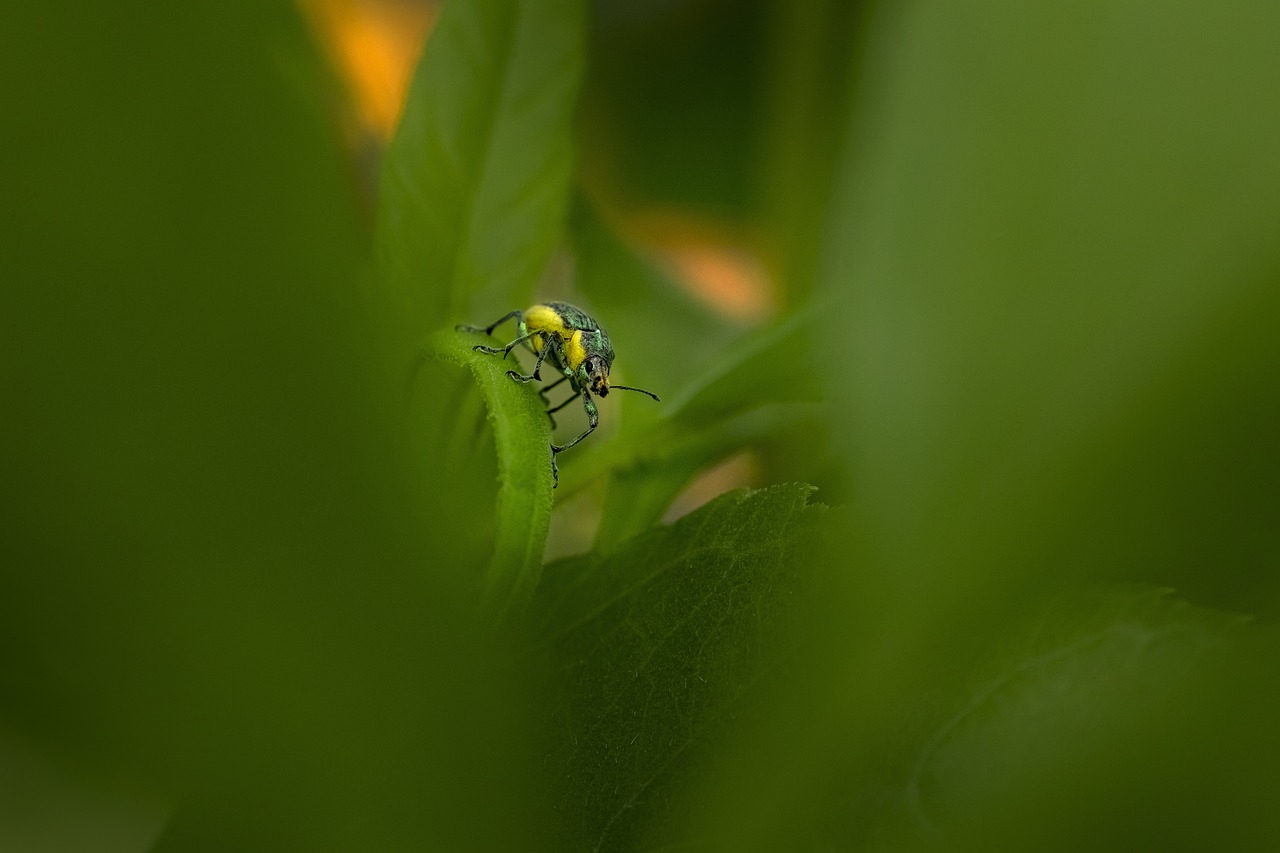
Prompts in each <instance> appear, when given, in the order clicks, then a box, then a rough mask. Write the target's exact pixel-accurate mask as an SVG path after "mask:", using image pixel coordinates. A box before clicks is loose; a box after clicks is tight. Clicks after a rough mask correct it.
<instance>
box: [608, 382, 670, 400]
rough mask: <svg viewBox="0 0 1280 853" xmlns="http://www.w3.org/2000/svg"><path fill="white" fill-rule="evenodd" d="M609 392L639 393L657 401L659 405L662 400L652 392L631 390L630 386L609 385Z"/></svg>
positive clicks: (639, 389) (641, 389)
mask: <svg viewBox="0 0 1280 853" xmlns="http://www.w3.org/2000/svg"><path fill="white" fill-rule="evenodd" d="M609 390H610V391H639V392H640V393H641V394H645V395H648V396H650V397H652V398H653V399H655V400H657V401H658V402H659V403H661V402H662V398H661V397H659V396H658V395H657V394H655V393H653V392H652V391H646V390H644V389H643V388H632V387H631V386H630V385H610V386H609Z"/></svg>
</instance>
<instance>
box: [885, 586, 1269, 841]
mask: <svg viewBox="0 0 1280 853" xmlns="http://www.w3.org/2000/svg"><path fill="white" fill-rule="evenodd" d="M1246 622H1247V620H1246V619H1244V618H1243V617H1240V616H1236V615H1232V614H1227V613H1223V612H1220V611H1213V610H1208V609H1205V608H1197V607H1193V606H1191V605H1189V604H1187V603H1186V602H1185V601H1182V600H1179V599H1177V598H1175V597H1173V596H1172V595H1171V594H1170V592H1169V591H1168V590H1160V589H1154V588H1133V589H1115V590H1110V591H1106V592H1103V593H1098V594H1091V595H1078V596H1072V597H1071V598H1070V599H1069V600H1066V601H1060V602H1058V603H1057V604H1056V605H1055V606H1053V607H1052V608H1049V609H1046V610H1043V611H1037V612H1036V613H1035V618H1034V619H1030V620H1028V623H1029V625H1030V628H1028V629H1025V630H1023V631H1022V632H1020V633H1021V634H1022V636H1021V637H1020V638H1018V641H1017V642H1016V643H1014V644H1010V645H1007V646H1006V648H1004V649H1003V650H1002V653H1001V654H1000V655H999V656H998V657H997V658H996V659H995V660H993V661H992V662H990V663H989V664H987V665H986V666H984V667H983V669H982V672H981V673H979V674H978V676H977V677H976V678H973V679H972V680H971V682H970V685H969V686H968V688H967V689H965V690H963V691H957V692H956V694H955V696H954V697H952V699H951V701H950V702H948V703H945V705H946V706H949V710H948V711H947V712H946V713H945V714H943V715H941V717H940V718H936V719H935V722H934V724H933V726H932V727H931V729H930V730H928V731H927V733H926V734H925V735H924V736H923V737H922V738H921V740H920V742H919V747H918V749H916V750H914V751H913V752H911V753H909V754H908V755H907V756H905V758H906V761H905V768H904V769H905V770H906V784H905V786H904V790H903V796H902V798H901V800H900V801H899V802H898V804H897V806H898V808H899V809H900V811H898V812H897V814H896V816H895V817H896V818H897V819H900V820H902V821H903V822H904V824H905V826H903V827H899V829H901V831H903V832H905V833H906V835H907V836H910V835H914V834H919V833H923V834H925V835H928V834H930V833H936V832H939V831H946V832H948V834H950V833H952V832H953V831H954V830H955V829H956V828H957V827H966V828H967V829H968V830H969V831H971V832H975V833H976V832H986V833H990V832H991V828H992V827H998V826H1002V825H1003V826H1008V825H1009V823H1010V820H1011V818H1014V817H1015V816H1017V815H1016V812H1017V810H1018V809H1019V808H1022V809H1027V810H1029V811H1032V812H1035V811H1039V810H1040V809H1042V808H1043V807H1044V804H1043V803H1037V802H1036V799H1037V798H1038V797H1041V796H1043V795H1044V793H1046V792H1045V791H1043V790H1037V788H1038V786H1041V785H1044V784H1045V779H1046V778H1049V779H1053V780H1054V791H1055V796H1060V797H1064V798H1067V797H1070V798H1078V799H1077V803H1076V805H1077V806H1078V807H1079V808H1081V809H1098V808H1099V807H1100V806H1101V805H1102V804H1103V803H1105V802H1106V801H1107V800H1108V799H1112V798H1115V799H1122V800H1133V799H1135V797H1134V792H1133V790H1132V789H1131V788H1130V787H1129V786H1130V785H1132V783H1133V770H1132V769H1131V767H1130V766H1127V765H1130V762H1129V761H1128V760H1126V756H1129V755H1131V754H1132V753H1134V752H1136V751H1138V750H1136V749H1135V744H1138V743H1141V741H1142V740H1143V739H1144V738H1150V737H1151V736H1152V734H1154V733H1156V732H1159V731H1161V729H1162V728H1163V727H1164V725H1165V724H1164V723H1163V722H1161V721H1159V720H1158V719H1157V718H1158V715H1159V712H1160V709H1161V708H1163V707H1166V706H1167V705H1168V703H1170V702H1175V701H1176V700H1175V697H1176V696H1177V695H1178V692H1179V691H1178V688H1179V687H1180V686H1186V685H1187V684H1188V683H1190V684H1192V685H1197V686H1198V685H1202V684H1203V679H1204V676H1205V674H1206V672H1207V671H1208V670H1207V669H1206V667H1216V666H1220V665H1221V663H1222V662H1223V661H1225V660H1227V659H1228V656H1229V654H1230V650H1231V649H1233V648H1234V647H1239V646H1240V645H1241V643H1242V641H1243V640H1244V639H1245V636H1246V635H1245V631H1244V627H1245V625H1246ZM940 704H944V703H940ZM1175 725H1176V724H1175ZM1206 734H1209V735H1211V736H1217V734H1218V733H1211V732H1210V733H1206ZM1170 746H1172V745H1171V744H1164V745H1163V747H1162V748H1161V750H1162V751H1163V750H1166V749H1169V748H1170ZM1173 748H1174V749H1175V750H1180V749H1181V746H1173ZM1155 758H1156V756H1148V759H1149V760H1153V759H1155ZM1163 760H1167V756H1166V757H1165V759H1163ZM1139 774H1140V775H1145V774H1142V771H1139ZM1081 783H1085V784H1086V785H1087V786H1088V788H1089V789H1090V790H1089V793H1088V794H1087V795H1085V796H1081V795H1082V793H1084V792H1083V791H1082V790H1081V789H1079V788H1078V787H1077V786H1078V785H1080V784H1081ZM1028 792H1034V793H1032V794H1030V795H1028ZM1136 799H1139V800H1141V799H1143V796H1142V795H1141V794H1139V795H1138V796H1137V797H1136ZM877 811H878V814H863V815H862V818H863V819H864V820H865V821H867V822H868V823H869V824H871V825H874V824H883V823H884V814H885V811H884V810H883V809H877ZM865 825H867V824H864V826H865ZM1007 831H1008V832H1009V834H1010V835H1011V836H1013V835H1016V834H1017V832H1018V831H1019V830H1017V829H1014V828H1012V827H1010V828H1009V829H1008V830H1007ZM988 837H989V836H988ZM1077 840H1078V841H1079V842H1080V843H1085V842H1084V840H1083V839H1080V838H1078V839H1077ZM1028 843H1030V842H1028ZM1072 846H1073V845H1072V844H1070V843H1060V844H1059V845H1058V848H1059V849H1072Z"/></svg>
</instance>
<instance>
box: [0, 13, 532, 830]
mask: <svg viewBox="0 0 1280 853" xmlns="http://www.w3.org/2000/svg"><path fill="white" fill-rule="evenodd" d="M0 29H2V31H3V32H2V33H0V38H2V39H3V41H4V48H5V49H4V50H0V63H3V70H4V76H5V78H6V79H7V80H9V81H11V83H12V86H13V93H14V98H15V101H16V103H17V104H18V106H19V108H20V111H19V112H18V113H17V114H16V116H17V120H18V121H19V122H20V124H19V126H20V127H22V128H24V130H23V131H22V132H20V133H17V134H14V135H13V140H14V142H15V144H16V145H17V146H18V147H17V148H16V150H14V151H12V152H11V153H12V155H13V157H14V158H15V159H14V161H13V162H15V163H20V164H21V166H20V169H18V170H16V174H17V176H18V177H17V179H16V180H15V181H13V182H12V183H9V182H8V179H6V186H7V187H10V188H12V189H11V191H10V192H8V193H7V194H6V198H7V199H8V203H7V204H6V205H5V206H4V208H3V211H0V217H2V218H3V221H4V227H3V228H0V239H2V240H3V241H4V250H3V251H0V280H3V281H4V282H5V285H4V288H3V291H4V295H3V297H2V298H3V302H4V305H3V309H2V310H0V356H2V357H0V388H3V395H4V399H5V412H4V416H3V417H2V418H0V436H2V438H3V440H2V441H0V472H3V473H2V479H3V481H4V484H5V485H4V489H3V490H2V491H0V502H3V513H4V517H5V519H6V522H5V531H4V535H3V536H0V567H3V568H2V569H0V716H2V717H3V721H4V723H5V725H6V726H7V727H12V728H13V729H14V730H16V731H18V732H19V733H20V734H22V735H23V736H24V737H29V738H30V739H32V740H33V741H35V742H36V743H37V744H38V745H39V747H40V748H41V750H42V751H45V752H47V753H49V754H51V755H53V756H55V757H56V758H57V759H58V760H60V761H65V762H66V763H67V764H68V765H69V766H71V767H72V768H79V767H82V766H85V765H88V766H90V767H91V768H94V769H95V770H96V771H97V773H96V776H97V778H103V779H108V780H111V781H112V784H113V785H114V784H116V780H119V783H118V784H119V786H120V787H121V788H124V789H125V790H128V789H130V788H136V789H141V790H142V791H144V792H146V795H147V798H148V799H149V800H159V801H162V802H171V801H173V800H175V799H177V798H178V797H180V796H181V797H183V798H184V799H183V804H182V806H181V807H180V811H179V815H178V816H177V818H176V819H175V820H174V821H173V822H171V824H170V826H169V830H168V831H167V838H168V841H167V842H166V845H167V847H168V849H171V850H182V849H194V848H198V847H200V846H205V847H208V846H215V842H217V841H221V842H222V844H221V849H224V850H227V849H235V850H254V849H274V850H280V849H295V850H296V849H308V850H335V851H336V850H353V849H377V850H384V851H387V850H400V849H405V850H421V849H431V848H434V849H461V848H463V847H465V846H467V845H474V846H478V847H488V848H490V849H512V847H513V846H515V845H516V843H517V842H516V839H517V838H518V837H519V836H520V835H521V834H522V832H521V830H522V829H523V827H522V826H521V824H522V822H523V821H524V820H525V818H526V817H527V815H526V814H525V812H523V811H522V807H521V802H522V798H521V795H520V794H519V793H518V791H519V790H520V782H521V781H522V780H523V779H524V776H523V775H522V774H523V767H524V760H525V759H524V747H523V744H525V743H527V742H528V738H527V737H524V736H523V735H522V732H521V728H522V723H521V720H522V719H523V715H522V714H521V712H520V710H519V709H520V708H521V704H520V702H519V701H518V699H516V698H515V697H517V696H518V695H519V689H518V687H517V686H516V685H517V684H518V678H517V677H516V676H515V675H514V674H508V673H506V672H505V670H504V667H503V664H502V661H501V659H499V656H498V655H496V654H495V653H494V651H493V648H492V646H493V638H492V637H491V636H487V635H484V634H483V633H482V632H480V631H477V630H476V626H475V623H476V622H478V621H479V620H476V619H475V618H474V600H473V594H474V590H473V588H472V587H473V585H474V583H475V579H474V578H473V577H472V575H474V574H476V573H475V572H472V571H471V569H472V566H471V559H470V556H471V555H470V554H469V553H467V552H466V551H465V549H464V548H463V547H462V543H461V542H460V539H461V537H459V536H458V535H457V531H459V530H462V529H464V525H465V524H466V523H468V522H469V521H470V519H467V518H460V517H458V516H457V515H455V509H454V506H453V504H452V502H451V500H450V498H451V497H452V495H450V494H449V492H448V491H447V490H446V489H444V488H440V487H439V484H438V483H435V482H432V481H431V480H430V479H429V478H427V477H424V476H423V474H424V471H426V470H430V469H429V468H428V467H427V466H425V465H422V464H420V462H421V460H420V459H419V458H418V457H416V456H415V455H414V451H415V450H416V449H417V447H418V445H419V443H420V442H425V443H427V444H430V443H431V442H432V440H433V439H434V438H438V436H425V437H424V436H419V435H413V434H410V432H409V428H408V423H407V419H406V418H405V415H404V404H405V400H404V392H405V389H404V381H403V380H404V378H405V369H406V367H407V365H406V364H405V360H404V352H403V351H397V352H388V350H392V349H394V347H391V346H388V341H387V339H388V337H389V334H388V333H389V331H390V329H391V328H392V324H391V323H390V322H388V320H387V313H388V312H387V309H386V307H385V306H383V305H381V304H377V303H375V302H373V301H372V300H370V299H369V298H368V295H367V294H368V292H369V289H368V288H367V287H365V286H363V284H364V280H365V279H366V277H367V272H368V269H369V267H370V265H371V263H370V258H369V249H368V246H367V245H366V241H365V240H364V238H363V235H362V232H361V230H360V220H359V217H358V215H357V212H356V204H355V199H354V198H353V197H352V195H351V187H350V185H349V183H348V181H347V176H348V173H347V164H346V158H345V155H344V152H342V151H341V150H340V147H339V145H338V144H337V134H336V133H335V132H334V128H333V127H332V126H331V124H330V123H329V118H330V114H329V113H328V112H327V110H326V107H327V106H328V105H329V101H330V100H331V99H332V98H333V97H334V90H333V89H331V88H328V87H326V85H325V84H326V77H325V75H324V73H323V70H322V68H323V66H322V65H321V63H320V62H319V60H318V58H317V57H316V56H315V53H314V49H313V46H312V45H311V43H310V41H309V39H308V37H307V34H306V33H305V31H304V30H303V28H302V27H301V25H300V22H299V21H298V20H296V17H295V10H293V9H292V7H290V6H287V5H279V4H261V3H256V2H250V1H249V0H232V2H193V3H183V4H180V5H174V6H168V5H164V4H160V5H157V4H155V3H150V2H142V0H123V2H120V3H113V4H111V5H110V6H95V5H92V4H90V5H86V4H83V3H75V2H59V0H52V2H49V3H40V4H23V5H21V6H19V7H17V8H15V9H13V10H12V14H11V15H9V16H8V17H7V19H6V24H5V26H4V27H3V28H0ZM6 136H7V134H6ZM437 488H438V491H433V490H435V489H437ZM487 554H488V552H487V551H486V552H485V555H486V556H487ZM495 761H496V762H497V763H496V764H495ZM498 765H500V766H501V770H499V769H498ZM482 779H483V780H484V781H481V780H482ZM104 784H105V783H104ZM476 790H483V791H485V798H484V799H483V800H481V799H480V798H477V797H475V796H473V793H472V792H474V791H476ZM494 803H501V804H502V808H501V809H500V811H501V813H502V814H503V816H504V819H503V820H500V821H499V820H493V819H492V810H493V809H494V805H493V804H494ZM482 815H483V816H482ZM184 826H185V827H197V828H198V831H194V832H189V833H186V834H184V832H183V831H182V827H184ZM211 839H212V840H211ZM281 840H282V841H283V843H281V844H274V843H273V842H275V841H281Z"/></svg>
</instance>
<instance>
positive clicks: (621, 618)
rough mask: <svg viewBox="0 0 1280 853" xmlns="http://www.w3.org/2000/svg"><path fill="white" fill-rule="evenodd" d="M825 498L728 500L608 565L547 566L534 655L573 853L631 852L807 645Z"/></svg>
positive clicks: (782, 489) (791, 492)
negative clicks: (811, 546)
mask: <svg viewBox="0 0 1280 853" xmlns="http://www.w3.org/2000/svg"><path fill="white" fill-rule="evenodd" d="M811 491H812V490H811V489H810V488H809V487H807V486H802V485H788V486H775V487H772V488H768V489H763V490H761V491H757V492H747V491H737V492H730V493H728V494H725V495H722V496H721V497H719V498H717V499H716V500H715V501H713V502H711V503H710V504H708V505H706V506H705V507H702V508H701V509H699V510H697V511H696V512H694V513H692V514H690V515H688V516H686V517H684V518H682V519H681V520H679V521H678V522H676V523H675V524H673V525H671V526H670V527H658V528H654V529H653V530H651V531H649V532H648V533H645V534H643V535H641V536H638V537H636V538H635V539H632V540H631V541H629V542H628V543H627V544H626V545H625V546H623V547H622V548H621V549H619V550H618V551H616V552H615V553H613V554H610V555H608V556H604V557H601V556H599V555H595V554H591V555H586V556H583V557H577V558H571V559H568V560H564V561H561V562H558V563H554V564H552V565H550V566H548V568H547V572H546V575H545V578H544V583H543V587H542V588H541V589H539V591H538V595H537V596H536V598H535V600H534V603H533V606H532V607H531V609H530V615H531V617H532V621H533V626H534V627H533V640H532V642H533V651H532V652H531V655H532V656H533V658H534V659H535V660H536V661H537V662H538V664H539V666H541V667H544V668H545V672H546V674H547V676H549V681H548V684H547V691H548V694H547V695H548V707H549V708H550V709H551V711H552V713H553V719H552V720H551V723H550V724H551V728H550V737H551V740H550V741H549V742H548V743H547V744H546V749H547V750H548V753H549V754H550V755H551V756H553V758H552V759H551V762H552V763H551V766H550V767H549V770H550V772H551V774H552V779H551V788H550V790H549V792H548V798H549V814H551V815H553V816H554V819H555V821H557V822H558V825H557V826H556V828H555V830H554V832H553V838H555V839H556V840H557V844H556V847H557V849H562V850H630V849H635V848H637V846H639V845H640V842H642V841H645V840H653V839H657V838H661V837H662V836H663V835H664V834H665V833H666V832H669V829H666V828H665V824H666V822H667V821H669V820H670V819H671V817H672V815H671V814H670V813H669V811H670V809H672V808H678V807H677V806H674V805H673V800H674V799H675V795H676V794H677V792H678V791H679V790H680V789H681V787H682V786H683V785H685V784H687V782H688V781H689V778H690V774H691V773H692V772H693V771H694V770H695V769H696V768H697V767H699V766H700V764H701V763H702V762H703V761H705V760H706V758H707V756H708V755H709V754H710V752H711V751H713V749H714V747H716V746H718V745H720V744H721V742H722V741H723V740H724V739H725V737H726V735H727V734H728V733H729V732H730V730H731V728H732V719H733V716H734V714H735V713H736V712H740V711H742V710H743V707H744V706H745V705H747V704H749V699H750V697H751V693H752V688H753V686H754V685H757V684H758V682H759V680H760V679H761V678H762V677H763V676H764V675H765V673H767V672H768V671H769V668H770V667H771V666H773V665H776V664H778V663H780V662H782V661H784V660H786V657H787V653H788V651H790V650H791V649H792V647H793V644H794V639H795V638H794V631H795V625H794V624H793V623H792V605H793V597H794V596H795V594H796V592H797V590H798V589H799V588H800V586H801V585H802V584H803V583H804V578H805V576H806V574H807V572H806V568H807V564H806V561H805V555H806V554H809V553H811V552H810V551H809V550H808V549H806V548H805V543H806V542H807V541H810V540H811V539H812V537H813V535H814V531H815V527H816V525H817V523H818V521H819V520H820V519H821V518H822V516H823V511H822V508H821V507H819V506H810V505H809V504H808V498H809V495H810V493H811Z"/></svg>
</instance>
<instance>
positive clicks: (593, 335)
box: [457, 302, 662, 485]
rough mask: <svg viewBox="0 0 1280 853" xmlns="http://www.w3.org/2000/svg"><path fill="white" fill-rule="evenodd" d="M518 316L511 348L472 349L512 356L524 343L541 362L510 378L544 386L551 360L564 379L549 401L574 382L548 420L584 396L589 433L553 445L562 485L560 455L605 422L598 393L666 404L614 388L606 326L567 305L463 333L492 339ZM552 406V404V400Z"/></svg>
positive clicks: (555, 474)
mask: <svg viewBox="0 0 1280 853" xmlns="http://www.w3.org/2000/svg"><path fill="white" fill-rule="evenodd" d="M512 318H514V319H515V321H516V323H517V324H518V326H519V329H520V334H519V336H518V337H517V338H516V339H515V340H514V341H512V342H511V343H509V344H507V345H506V346H505V347H487V346H483V345H477V346H474V347H472V349H473V350H475V351H476V352H483V353H487V354H488V355H497V354H499V353H501V354H502V357H503V358H506V357H507V356H508V355H510V353H511V350H512V349H514V348H515V347H517V346H519V345H520V344H524V345H525V346H526V347H528V348H529V350H530V351H531V352H533V354H534V355H536V356H537V357H538V358H537V361H536V362H535V363H534V365H533V373H530V374H529V375H528V376H525V375H524V374H521V373H520V372H519V371H516V370H508V371H507V375H508V376H510V377H511V378H512V379H513V380H515V381H516V382H533V381H538V382H541V381H542V376H541V374H540V373H539V371H540V370H541V369H542V363H543V362H544V361H550V362H551V365H552V366H553V367H555V368H556V369H557V370H559V371H560V372H561V373H563V374H564V375H563V376H561V377H560V378H559V379H557V380H556V381H555V382H552V383H551V384H550V385H546V386H543V388H542V389H541V390H540V391H539V392H538V393H540V394H541V395H542V396H543V399H544V400H545V399H546V393H547V392H548V391H550V390H551V389H552V388H555V387H556V386H557V385H560V384H561V383H564V382H568V383H569V386H570V387H571V388H573V394H572V395H570V397H569V399H567V400H565V401H564V402H563V403H561V404H560V405H558V406H556V407H554V408H549V409H547V415H548V416H550V415H554V414H555V413H556V412H558V411H560V410H561V409H563V408H564V407H565V406H567V405H569V404H570V403H572V402H573V401H574V400H576V399H578V397H582V407H583V408H584V409H586V412H587V428H586V430H585V431H584V432H583V433H582V435H580V436H578V437H577V438H575V439H574V440H573V441H571V442H569V443H568V444H552V445H551V476H552V480H553V483H554V484H555V485H559V483H560V475H559V469H558V468H557V466H556V455H557V454H559V453H563V452H564V451H566V450H568V449H569V448H570V447H573V446H574V445H575V444H577V443H578V442H580V441H582V439H584V438H586V437H587V436H588V435H590V434H591V432H592V431H593V430H594V429H595V428H596V427H597V426H599V424H600V414H599V412H597V411H596V404H595V402H594V401H593V400H592V399H591V396H592V395H593V394H594V395H595V396H597V397H607V396H608V395H609V391H610V389H611V388H613V389H621V390H623V391H638V392H640V393H641V394H646V395H648V396H650V397H652V398H653V399H655V400H658V402H662V401H661V400H660V399H659V398H658V395H657V394H654V393H653V392H652V391H646V390H644V389H643V388H632V387H630V386H628V385H613V386H610V385H609V368H610V367H612V366H613V359H614V354H613V344H612V343H610V342H609V335H608V333H606V332H605V330H604V329H602V328H600V324H599V323H597V322H596V321H595V319H594V318H593V317H592V316H591V315H590V314H588V313H587V312H585V311H583V310H582V309H581V308H578V307H576V306H574V305H570V304H569V303H567V302H547V303H544V304H540V305H534V306H533V307H532V308H528V309H526V310H524V311H519V310H516V311H511V312H509V313H507V314H503V315H502V316H501V317H499V318H498V319H497V320H494V321H493V322H492V323H490V324H489V325H488V326H467V325H462V326H458V327H457V328H458V331H460V332H483V333H485V334H486V335H492V334H493V330H494V329H496V328H498V327H499V326H501V325H502V324H503V323H505V322H507V321H508V320H510V319H512ZM548 405H550V403H549V401H548ZM551 422H552V425H553V426H554V424H555V418H552V420H551Z"/></svg>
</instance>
